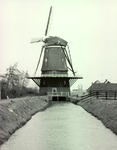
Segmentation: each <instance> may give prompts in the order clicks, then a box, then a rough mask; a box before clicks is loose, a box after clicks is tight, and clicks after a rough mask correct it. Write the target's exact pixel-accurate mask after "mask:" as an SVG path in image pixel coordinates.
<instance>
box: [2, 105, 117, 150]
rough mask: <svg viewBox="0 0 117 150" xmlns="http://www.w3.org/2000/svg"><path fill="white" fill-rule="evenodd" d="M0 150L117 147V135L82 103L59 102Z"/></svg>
mask: <svg viewBox="0 0 117 150" xmlns="http://www.w3.org/2000/svg"><path fill="white" fill-rule="evenodd" d="M0 150H117V137H116V135H114V134H113V133H112V132H111V131H110V130H108V129H106V128H105V127H104V126H103V124H102V123H101V122H100V121H99V120H97V119H96V118H94V117H93V116H91V115H90V114H88V113H87V112H86V111H85V110H83V109H82V108H81V107H80V106H76V105H74V104H71V103H68V102H58V103H57V102H56V103H54V104H53V106H52V107H50V108H48V109H47V110H45V111H44V112H39V113H37V114H36V115H35V116H33V117H32V119H31V120H30V121H29V122H28V123H27V124H26V125H25V126H24V127H22V128H21V129H19V130H18V131H17V132H16V133H15V134H14V135H13V136H12V137H11V138H10V139H9V141H8V142H6V143H5V144H4V145H3V146H2V147H1V149H0Z"/></svg>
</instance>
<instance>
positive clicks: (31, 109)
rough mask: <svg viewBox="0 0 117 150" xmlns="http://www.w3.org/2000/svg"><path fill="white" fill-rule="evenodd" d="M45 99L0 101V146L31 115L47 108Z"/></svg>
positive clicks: (28, 98)
mask: <svg viewBox="0 0 117 150" xmlns="http://www.w3.org/2000/svg"><path fill="white" fill-rule="evenodd" d="M48 105H49V102H48V99H47V97H25V98H17V99H12V100H4V101H0V145H1V144H3V143H4V142H5V141H7V140H8V139H9V137H10V136H11V135H12V134H13V133H14V132H15V131H16V130H17V129H18V128H20V127H22V126H23V125H24V124H25V123H26V122H27V121H28V120H30V119H31V117H32V115H34V114H35V113H37V112H38V111H42V110H44V109H46V107H48Z"/></svg>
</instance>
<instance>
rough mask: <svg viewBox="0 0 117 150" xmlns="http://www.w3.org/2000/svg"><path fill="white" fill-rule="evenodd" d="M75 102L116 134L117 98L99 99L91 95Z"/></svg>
mask: <svg viewBox="0 0 117 150" xmlns="http://www.w3.org/2000/svg"><path fill="white" fill-rule="evenodd" d="M77 104H78V105H80V106H81V107H83V108H84V109H85V110H86V111H87V112H89V113H91V114H92V115H93V116H95V117H97V118H98V119H99V120H101V121H102V123H103V124H104V125H105V126H106V127H107V128H109V129H111V131H113V132H114V133H115V134H116V135H117V100H101V99H97V98H94V97H91V98H87V99H85V100H82V101H80V102H78V103H77Z"/></svg>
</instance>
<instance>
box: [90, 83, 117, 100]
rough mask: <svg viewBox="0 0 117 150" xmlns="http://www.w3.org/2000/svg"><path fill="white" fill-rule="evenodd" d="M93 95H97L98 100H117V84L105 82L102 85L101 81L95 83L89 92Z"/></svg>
mask: <svg viewBox="0 0 117 150" xmlns="http://www.w3.org/2000/svg"><path fill="white" fill-rule="evenodd" d="M87 91H88V92H89V93H90V94H91V95H96V96H97V98H98V97H101V98H104V97H105V98H106V99H112V98H114V99H116V96H117V83H110V82H109V81H107V80H105V82H103V83H101V82H99V81H95V82H94V83H92V85H91V86H90V87H89V88H88V90H87Z"/></svg>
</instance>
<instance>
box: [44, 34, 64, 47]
mask: <svg viewBox="0 0 117 150" xmlns="http://www.w3.org/2000/svg"><path fill="white" fill-rule="evenodd" d="M44 42H45V43H46V44H47V46H52V45H57V46H67V41H65V40H63V39H62V38H59V37H57V36H49V37H47V38H45V40H44Z"/></svg>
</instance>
